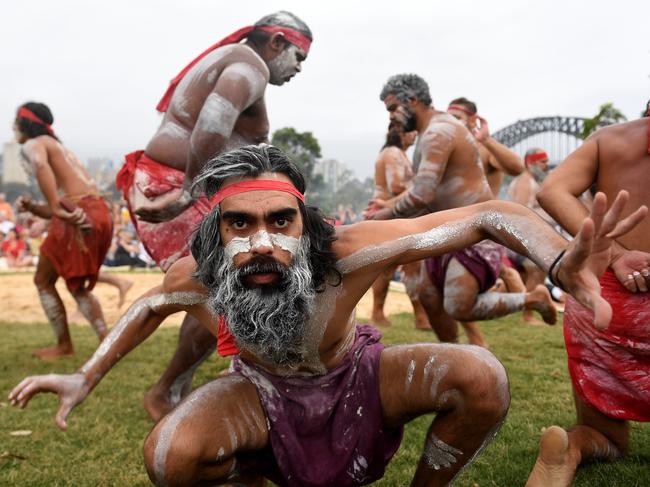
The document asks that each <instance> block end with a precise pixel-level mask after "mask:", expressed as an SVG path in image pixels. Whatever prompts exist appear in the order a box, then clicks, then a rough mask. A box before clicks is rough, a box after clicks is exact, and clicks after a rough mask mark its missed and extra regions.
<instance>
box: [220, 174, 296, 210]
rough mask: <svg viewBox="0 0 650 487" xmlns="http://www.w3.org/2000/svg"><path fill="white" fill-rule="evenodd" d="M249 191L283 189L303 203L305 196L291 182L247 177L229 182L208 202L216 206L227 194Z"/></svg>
mask: <svg viewBox="0 0 650 487" xmlns="http://www.w3.org/2000/svg"><path fill="white" fill-rule="evenodd" d="M249 191H283V192H285V193H289V194H292V195H294V196H295V197H296V198H298V199H299V200H300V201H302V202H303V203H304V202H305V196H304V195H303V194H302V193H301V192H300V191H298V190H297V189H296V187H295V186H294V185H293V184H291V183H286V182H284V181H274V180H271V179H249V180H248V181H242V182H241V183H233V184H229V185H228V186H226V187H225V188H222V189H220V190H219V191H218V192H216V193H215V194H214V195H213V196H212V198H210V203H212V206H217V205H218V204H220V203H221V202H222V201H223V200H225V199H226V198H228V197H229V196H232V195H235V194H239V193H248V192H249Z"/></svg>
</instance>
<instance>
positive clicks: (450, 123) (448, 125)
mask: <svg viewBox="0 0 650 487" xmlns="http://www.w3.org/2000/svg"><path fill="white" fill-rule="evenodd" d="M464 132H467V133H468V134H469V131H467V129H466V128H465V127H464V126H463V124H461V123H460V122H459V121H458V120H456V119H455V118H454V117H452V116H451V115H449V114H448V113H437V114H435V115H434V116H433V117H431V121H430V122H429V125H428V126H427V128H426V129H425V131H424V133H423V134H422V141H423V142H425V143H426V142H429V143H431V142H447V143H452V142H453V141H454V140H455V139H456V137H457V136H459V135H461V136H462V135H465V134H464Z"/></svg>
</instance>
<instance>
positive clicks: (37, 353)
mask: <svg viewBox="0 0 650 487" xmlns="http://www.w3.org/2000/svg"><path fill="white" fill-rule="evenodd" d="M32 355H33V356H34V357H37V358H40V359H41V360H52V359H55V358H58V357H64V356H66V355H74V348H73V347H72V344H69V345H57V346H56V347H46V348H39V349H38V350H34V351H33V352H32Z"/></svg>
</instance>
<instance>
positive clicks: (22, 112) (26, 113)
mask: <svg viewBox="0 0 650 487" xmlns="http://www.w3.org/2000/svg"><path fill="white" fill-rule="evenodd" d="M18 117H20V118H25V119H27V120H29V121H30V122H34V123H37V124H39V125H43V126H44V127H45V128H46V129H47V133H48V134H50V135H54V130H52V126H51V125H50V124H49V123H45V122H44V121H43V120H42V119H41V118H40V117H38V116H37V115H36V114H35V113H34V112H32V111H31V110H30V109H29V108H25V107H20V108H19V109H18Z"/></svg>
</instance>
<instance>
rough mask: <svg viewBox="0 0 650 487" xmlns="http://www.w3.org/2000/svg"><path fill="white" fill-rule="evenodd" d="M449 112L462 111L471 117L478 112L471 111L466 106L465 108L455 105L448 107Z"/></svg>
mask: <svg viewBox="0 0 650 487" xmlns="http://www.w3.org/2000/svg"><path fill="white" fill-rule="evenodd" d="M449 110H459V111H461V112H464V113H466V114H467V115H469V116H470V117H471V116H472V115H476V112H473V111H471V110H470V109H469V108H467V107H465V106H463V105H454V104H452V105H449V106H448V107H447V111H449Z"/></svg>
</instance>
